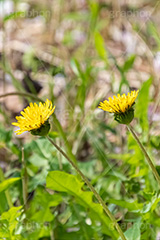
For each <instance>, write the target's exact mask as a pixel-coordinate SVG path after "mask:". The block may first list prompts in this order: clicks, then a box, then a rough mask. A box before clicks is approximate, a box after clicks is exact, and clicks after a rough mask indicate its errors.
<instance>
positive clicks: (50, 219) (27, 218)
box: [0, 0, 160, 240]
mask: <svg viewBox="0 0 160 240" xmlns="http://www.w3.org/2000/svg"><path fill="white" fill-rule="evenodd" d="M1 2H2V3H3V1H1ZM84 2H85V4H84V6H83V7H82V8H79V7H77V5H76V4H77V3H76V1H71V3H70V4H69V3H67V1H66V2H65V1H63V0H56V1H55V3H54V2H53V3H52V4H53V6H52V7H50V5H49V6H48V3H47V1H46V2H40V3H38V2H36V1H35V3H34V4H33V3H31V2H29V5H30V10H34V9H36V10H37V11H40V12H41V13H45V11H49V13H50V14H49V15H45V14H41V16H40V17H42V18H43V21H44V23H45V24H44V25H45V30H44V33H43V35H44V36H45V34H48V31H50V32H49V34H50V35H52V34H53V33H54V31H55V28H56V29H59V30H61V28H63V24H64V22H66V23H67V22H69V23H70V22H71V23H72V24H71V29H67V30H64V33H63V39H62V41H61V42H60V43H55V42H54V40H53V44H50V45H51V46H50V47H51V50H50V54H51V55H52V56H53V62H52V63H48V62H47V63H46V62H45V60H43V59H41V58H40V57H39V55H38V52H39V51H37V49H36V47H35V49H34V47H32V48H31V49H28V50H27V51H25V52H24V53H23V56H22V59H21V63H22V65H23V67H24V69H25V71H30V72H31V73H32V74H33V75H32V76H34V77H35V81H37V82H38V80H39V79H38V77H37V75H38V73H39V74H41V73H43V74H47V75H48V76H49V77H48V79H47V81H46V82H45V84H44V87H45V88H46V89H47V91H45V92H44V93H43V95H40V94H37V93H36V91H35V88H34V86H32V85H30V93H29V94H28V92H27V90H26V89H25V87H24V86H23V85H22V82H21V81H19V79H17V78H16V77H15V75H14V71H15V70H16V69H14V68H13V66H12V59H11V56H8V54H7V51H6V50H5V49H3V51H4V52H3V56H2V58H1V60H0V67H1V70H2V72H3V74H7V75H8V76H9V77H10V81H11V84H12V85H13V86H14V88H15V92H18V93H17V95H18V96H19V101H20V102H21V103H22V102H23V101H24V99H25V101H27V104H28V103H29V102H31V101H36V102H39V101H38V98H39V100H43V101H45V99H46V98H49V99H51V100H52V101H53V103H54V105H55V106H56V111H55V114H53V116H52V117H51V118H50V123H51V126H52V128H51V131H50V133H49V136H50V137H51V138H52V139H53V140H54V141H55V142H56V143H57V144H58V145H60V146H61V147H62V148H63V149H64V150H65V152H66V153H67V155H68V156H69V158H70V159H71V160H72V161H74V162H75V163H76V164H77V166H78V167H79V168H80V169H81V171H82V172H83V173H84V175H85V176H86V177H87V178H88V179H89V180H90V181H91V183H92V185H93V186H94V187H95V189H96V190H97V191H98V193H99V194H100V196H101V197H102V199H103V200H104V201H105V203H106V204H107V205H108V208H109V209H110V211H111V212H112V214H113V215H114V216H115V218H116V220H117V222H118V223H119V225H120V227H121V229H122V231H123V232H124V233H125V236H126V239H127V240H156V239H158V234H159V232H160V220H159V217H160V195H159V188H158V185H157V182H156V180H155V179H154V176H153V174H152V172H151V170H150V168H149V166H148V164H147V162H146V160H145V158H144V155H143V154H142V152H141V150H140V148H139V146H138V145H137V143H136V142H135V140H134V139H133V137H132V136H131V134H130V133H129V132H128V131H127V129H126V127H125V126H123V125H120V124H118V123H116V122H115V121H113V117H112V116H111V115H109V114H108V113H104V112H102V111H101V110H98V104H99V102H100V101H102V100H103V99H106V98H108V97H109V96H112V95H113V94H117V93H120V94H122V93H123V92H126V93H127V92H128V91H131V90H132V89H134V88H136V89H139V90H140V91H139V96H138V99H137V100H136V104H135V107H134V108H135V119H134V120H133V122H132V125H133V126H134V128H135V130H136V132H137V134H138V136H139V138H140V140H141V141H142V143H143V144H144V145H145V148H146V149H147V151H148V153H149V155H150V156H151V158H152V160H153V162H154V164H155V166H156V168H157V171H158V172H159V173H160V167H159V150H160V136H159V130H158V129H159V123H158V121H154V119H153V116H155V114H156V113H157V114H159V94H158V92H157V89H159V77H157V75H156V72H155V71H154V70H153V69H149V71H148V72H149V73H148V75H147V78H146V77H141V75H140V74H139V70H137V69H140V68H138V64H139V62H140V61H139V62H138V60H141V61H142V62H143V63H145V62H148V63H149V64H148V65H150V62H151V61H153V59H150V55H149V57H148V54H147V53H145V54H144V55H143V56H142V55H140V54H139V53H138V52H137V51H135V52H134V53H132V54H128V53H127V52H126V51H125V50H123V51H122V54H120V55H116V53H115V52H114V51H113V52H112V51H111V48H110V47H109V44H110V41H112V42H113V43H114V40H113V39H110V36H109V27H110V26H112V25H117V26H118V27H119V28H121V27H122V26H125V27H126V29H127V26H128V23H129V24H130V25H131V32H132V34H133V36H135V35H136V36H137V35H138V37H139V39H140V40H139V41H140V43H143V44H144V46H145V47H146V48H147V49H148V48H149V52H151V53H153V54H156V52H157V51H159V46H160V38H159V32H158V26H157V25H156V23H155V22H154V20H153V21H151V20H150V19H148V21H146V22H145V28H144V29H143V30H142V31H141V22H139V19H138V17H137V18H136V17H135V12H136V13H138V12H140V11H143V10H144V9H145V6H143V4H142V6H141V7H139V6H138V5H136V7H135V8H134V7H132V6H131V5H129V4H128V5H126V6H127V7H128V9H129V11H131V12H132V14H133V15H134V17H135V18H136V19H135V18H134V20H133V19H128V16H127V11H128V10H127V8H125V7H124V9H123V6H122V9H121V11H126V18H120V19H118V20H117V19H116V18H111V15H110V14H111V13H113V12H114V11H115V13H116V11H118V10H116V6H115V4H113V3H111V2H108V1H107V2H105V1H104V2H103V1H92V0H90V1H84ZM19 3H20V1H14V4H15V12H12V13H11V14H7V15H6V16H4V17H3V18H2V19H1V22H2V29H3V31H4V32H5V31H7V24H9V23H13V22H14V23H16V24H18V21H22V22H23V21H24V20H26V19H28V20H31V19H30V18H29V17H28V16H27V12H23V11H19V10H17V9H18V5H19ZM142 3H143V1H142ZM156 3H157V1H153V3H152V4H155V6H156V7H157V8H158V5H156ZM54 4H55V5H54ZM152 4H151V5H150V4H149V7H150V8H151V9H152V7H153V6H152ZM54 6H55V8H56V7H57V6H58V7H59V8H58V9H59V15H56V13H55V12H54V11H53V10H54ZM155 6H154V7H155ZM16 8H17V9H16ZM42 10H43V11H42ZM158 10H159V9H158ZM158 10H157V11H158ZM52 11H53V12H52ZM104 13H106V14H108V15H103V14H104ZM53 19H54V20H55V21H54V23H55V28H54V26H53V22H52V20H53ZM118 21H120V23H121V27H120V26H119V25H118V24H119V22H118ZM62 23H63V24H62ZM75 29H76V30H77V32H75V33H74V31H73V30H75ZM78 31H79V32H80V33H81V35H82V36H81V37H84V39H83V41H82V42H81V43H80V44H79V45H77V43H76V38H75V37H74V36H75V35H76V34H78ZM122 32H123V31H122ZM74 34H75V35H74ZM124 41H125V39H124ZM121 44H122V45H123V44H124V43H121ZM44 46H45V47H46V46H47V43H46V45H45V44H44ZM121 47H122V49H123V46H121ZM38 50H39V49H38ZM45 51H46V52H47V50H45ZM114 53H115V54H114ZM57 58H58V59H59V61H58V62H59V63H58V64H57V63H56V59H57ZM137 62H138V63H137ZM55 63H56V64H55ZM142 65H143V64H142ZM152 67H153V66H152ZM24 69H21V71H24ZM103 71H105V73H107V74H108V75H109V80H107V81H108V82H105V81H102V80H101V78H100V77H99V75H100V74H101V73H102V72H103ZM131 73H132V74H133V73H134V74H135V73H136V74H137V75H136V76H137V81H135V82H134V80H132V78H131V77H129V76H130V75H129V74H131ZM36 74H37V75H36ZM108 75H106V78H107V76H108ZM4 76H5V75H3V77H4ZM57 76H61V77H63V78H64V79H65V88H64V89H62V90H61V93H60V94H57V95H56V94H54V89H55V88H56V83H55V78H56V77H57ZM59 81H60V80H59ZM3 84H4V85H5V84H6V82H5V77H4V82H3ZM4 89H5V88H4ZM25 94H27V95H25ZM0 97H1V98H2V97H4V96H0ZM61 99H63V100H64V101H62V103H61ZM4 101H5V97H4ZM8 101H9V100H8ZM25 104H26V102H25ZM25 104H24V105H25ZM61 104H62V105H64V106H63V108H62V109H63V111H62V110H61V109H60V107H59V106H60V105H61ZM59 109H60V110H59ZM61 111H62V112H61ZM0 115H1V117H2V121H1V123H0V153H3V152H4V151H5V155H3V154H1V155H2V156H1V159H0V164H1V165H0V166H1V168H0V239H6V240H25V239H26V240H38V239H43V240H46V239H47V240H49V239H51V240H67V239H71V240H77V239H79V240H91V239H95V240H102V239H103V240H110V239H112V240H116V239H118V240H120V238H119V235H118V233H117V231H116V230H115V228H114V226H113V224H112V222H111V220H110V219H109V218H108V217H107V216H106V214H105V213H104V211H103V209H102V206H101V205H100V204H99V203H98V202H97V201H96V199H95V197H94V196H93V194H92V193H91V192H90V191H89V189H88V187H87V186H86V185H85V184H84V182H83V181H82V179H81V177H80V176H79V175H78V174H77V173H76V172H75V170H74V169H73V168H72V167H71V166H70V164H69V163H68V162H67V161H66V159H64V158H63V156H61V155H60V154H59V153H58V152H57V150H56V149H55V148H54V147H53V146H52V145H51V143H50V142H49V141H48V140H47V139H46V138H44V137H33V136H31V135H29V134H28V135H24V136H22V137H20V138H17V136H15V134H14V133H13V131H14V129H13V127H12V126H11V122H12V121H14V117H15V116H13V114H12V113H11V112H9V111H8V109H6V108H5V107H4V106H3V104H1V107H0ZM66 116H67V119H66ZM63 118H64V119H65V124H63V121H62V119H63ZM3 157H4V159H3ZM22 160H23V161H22ZM2 163H5V164H4V165H3V164H2ZM26 191H27V193H26ZM24 194H27V202H25V201H24V200H25V196H24Z"/></svg>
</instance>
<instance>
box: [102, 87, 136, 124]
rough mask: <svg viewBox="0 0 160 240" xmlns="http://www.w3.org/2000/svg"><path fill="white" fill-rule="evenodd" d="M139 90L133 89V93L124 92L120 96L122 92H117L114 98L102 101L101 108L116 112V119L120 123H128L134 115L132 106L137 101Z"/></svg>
mask: <svg viewBox="0 0 160 240" xmlns="http://www.w3.org/2000/svg"><path fill="white" fill-rule="evenodd" d="M138 92H139V90H137V91H132V92H131V93H128V95H126V94H123V95H121V96H120V94H117V96H113V98H111V97H109V98H108V100H105V101H104V102H100V104H99V108H101V109H102V110H104V111H107V112H110V113H114V115H115V120H117V121H118V122H119V123H123V124H128V123H130V122H131V121H132V119H133V117H134V110H133V108H132V106H133V105H134V103H135V100H136V98H137V96H138Z"/></svg>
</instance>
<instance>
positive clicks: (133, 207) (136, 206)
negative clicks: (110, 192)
mask: <svg viewBox="0 0 160 240" xmlns="http://www.w3.org/2000/svg"><path fill="white" fill-rule="evenodd" d="M108 202H109V203H114V204H116V205H118V206H121V207H123V208H126V209H128V210H129V211H131V212H132V211H136V212H137V210H139V211H140V210H142V208H143V203H138V202H137V200H136V201H130V202H127V201H124V200H116V199H109V200H108Z"/></svg>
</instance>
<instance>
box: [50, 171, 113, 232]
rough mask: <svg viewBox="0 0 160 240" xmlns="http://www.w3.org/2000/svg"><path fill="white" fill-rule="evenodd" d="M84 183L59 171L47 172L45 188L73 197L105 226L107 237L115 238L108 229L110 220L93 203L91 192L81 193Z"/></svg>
mask: <svg viewBox="0 0 160 240" xmlns="http://www.w3.org/2000/svg"><path fill="white" fill-rule="evenodd" d="M83 185H84V183H83V182H80V181H79V180H78V179H77V177H76V176H73V175H71V174H68V173H64V172H60V171H52V172H49V174H48V176H47V179H46V186H47V188H50V189H52V190H55V191H59V192H66V193H68V194H70V195H72V196H74V197H75V198H76V200H77V202H78V203H79V204H80V205H82V206H84V207H86V208H87V209H90V210H91V212H92V213H94V214H95V215H96V216H97V217H98V218H99V219H100V220H101V221H102V222H103V224H104V225H105V228H106V231H107V233H108V234H109V235H111V234H112V236H113V235H114V236H117V232H116V231H115V230H114V229H111V228H109V226H111V225H112V222H111V221H110V219H109V218H108V217H107V216H106V215H105V214H104V212H103V208H102V206H101V205H100V204H98V203H94V202H93V200H92V197H93V194H92V192H84V191H82V187H83Z"/></svg>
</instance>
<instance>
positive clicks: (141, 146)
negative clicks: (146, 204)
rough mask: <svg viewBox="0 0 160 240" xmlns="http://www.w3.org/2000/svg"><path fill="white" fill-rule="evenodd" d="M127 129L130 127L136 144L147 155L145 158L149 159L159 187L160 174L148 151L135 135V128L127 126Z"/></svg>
mask: <svg viewBox="0 0 160 240" xmlns="http://www.w3.org/2000/svg"><path fill="white" fill-rule="evenodd" d="M127 127H128V130H129V131H130V132H131V133H132V135H133V137H134V139H135V140H136V142H137V143H138V145H139V147H140V149H141V150H142V152H143V153H144V155H145V157H146V159H147V162H148V164H149V166H150V168H151V169H152V173H153V175H154V176H155V178H156V180H157V182H158V184H159V186H160V176H159V174H158V172H157V170H156V168H155V166H154V164H153V162H152V160H151V158H150V157H149V155H148V153H147V152H146V150H145V148H144V146H143V145H142V143H141V142H140V141H139V138H138V136H137V135H136V133H135V131H134V130H133V128H132V127H131V125H127Z"/></svg>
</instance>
